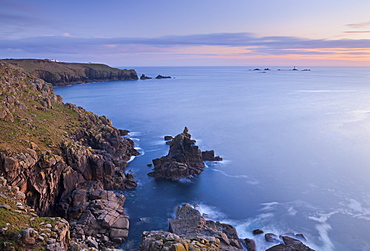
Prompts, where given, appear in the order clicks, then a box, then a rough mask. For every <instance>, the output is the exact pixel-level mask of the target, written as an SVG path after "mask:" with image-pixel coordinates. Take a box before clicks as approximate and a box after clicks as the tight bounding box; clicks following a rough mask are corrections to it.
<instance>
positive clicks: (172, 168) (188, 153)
mask: <svg viewBox="0 0 370 251" xmlns="http://www.w3.org/2000/svg"><path fill="white" fill-rule="evenodd" d="M194 143H195V140H192V139H191V134H190V133H189V130H188V128H187V127H185V128H184V131H183V132H182V133H180V134H178V135H177V136H176V137H175V138H173V139H172V140H171V141H169V145H170V150H169V152H168V154H167V155H166V156H164V157H162V158H158V159H154V160H153V164H154V169H153V172H150V173H149V174H148V175H149V176H151V177H154V178H162V179H169V180H172V181H176V180H179V179H181V178H191V177H192V176H194V175H198V174H200V173H201V172H202V171H203V170H204V167H205V165H204V163H203V159H202V152H201V151H200V150H199V148H198V146H195V145H194Z"/></svg>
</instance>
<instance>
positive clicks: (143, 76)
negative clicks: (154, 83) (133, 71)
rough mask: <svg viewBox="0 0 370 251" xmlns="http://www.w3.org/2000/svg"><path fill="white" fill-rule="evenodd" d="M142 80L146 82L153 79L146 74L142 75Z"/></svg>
mask: <svg viewBox="0 0 370 251" xmlns="http://www.w3.org/2000/svg"><path fill="white" fill-rule="evenodd" d="M140 79H141V80H145V79H152V78H151V77H148V76H146V75H145V74H141V76H140Z"/></svg>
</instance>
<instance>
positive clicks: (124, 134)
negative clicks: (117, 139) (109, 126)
mask: <svg viewBox="0 0 370 251" xmlns="http://www.w3.org/2000/svg"><path fill="white" fill-rule="evenodd" d="M129 133H130V131H128V130H122V129H119V135H121V136H126V135H128V134H129Z"/></svg>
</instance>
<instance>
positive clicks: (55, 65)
mask: <svg viewBox="0 0 370 251" xmlns="http://www.w3.org/2000/svg"><path fill="white" fill-rule="evenodd" d="M4 61H5V62H7V63H10V64H13V65H16V66H18V67H21V68H23V69H24V70H25V71H26V72H28V73H30V74H32V75H34V76H36V77H38V78H41V79H43V80H44V81H46V82H48V83H51V84H52V85H69V84H78V83H88V82H99V81H114V80H136V79H138V76H137V73H136V71H135V70H120V69H117V68H112V67H109V66H108V65H105V64H92V63H90V64H84V63H64V62H57V61H56V60H55V61H52V60H41V59H4Z"/></svg>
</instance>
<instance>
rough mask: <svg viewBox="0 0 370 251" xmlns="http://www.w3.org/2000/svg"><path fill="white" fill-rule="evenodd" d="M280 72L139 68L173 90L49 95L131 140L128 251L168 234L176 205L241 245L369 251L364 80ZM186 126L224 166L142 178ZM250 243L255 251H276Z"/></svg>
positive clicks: (315, 71)
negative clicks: (189, 174)
mask: <svg viewBox="0 0 370 251" xmlns="http://www.w3.org/2000/svg"><path fill="white" fill-rule="evenodd" d="M280 68H281V69H287V71H285V70H284V71H277V68H276V67H271V71H267V72H266V73H260V72H257V71H249V68H248V67H147V68H145V67H137V68H135V69H136V70H137V71H138V73H139V74H141V73H145V74H146V75H148V76H153V77H155V76H156V75H157V74H161V75H170V76H173V77H174V78H172V79H162V80H155V79H153V80H138V81H126V82H121V81H117V82H101V83H89V84H81V85H74V86H66V87H57V88H55V92H56V93H57V94H60V95H61V96H62V97H63V98H64V101H65V102H71V103H75V104H77V105H80V106H83V107H85V108H86V109H87V110H89V111H93V112H94V113H97V114H99V115H106V116H107V117H109V118H111V119H112V120H113V124H114V125H115V126H116V127H118V128H122V129H128V130H130V131H131V134H130V137H131V138H133V139H134V141H135V144H136V146H137V147H138V148H140V149H141V150H140V151H141V152H142V155H141V156H139V157H137V158H135V159H134V160H133V161H132V162H130V164H129V168H128V169H131V170H132V171H133V172H134V174H135V176H136V179H137V180H138V181H139V186H138V187H137V188H136V189H135V190H132V191H126V192H124V193H125V195H126V196H127V201H126V205H125V208H126V210H127V213H128V214H129V216H130V218H131V221H130V223H131V228H130V236H129V239H128V240H127V241H126V243H125V244H124V245H123V247H124V248H130V247H131V248H132V247H133V248H135V247H137V246H138V245H140V241H141V232H142V231H144V230H153V229H164V230H166V229H167V228H168V226H167V218H171V217H173V213H174V210H175V208H176V206H177V205H179V204H181V203H198V204H200V205H201V207H202V210H203V211H204V212H206V213H207V214H208V215H209V217H210V218H211V219H217V220H221V221H223V222H227V223H230V224H232V225H234V226H235V227H236V228H237V231H238V234H239V236H240V237H249V238H251V237H253V236H252V234H251V231H252V230H253V229H256V228H260V229H263V230H264V231H265V232H273V233H276V234H282V233H285V232H296V233H302V234H304V235H305V236H306V238H307V240H308V241H307V244H308V245H309V246H310V247H311V248H314V249H316V250H324V251H330V250H335V251H338V250H339V251H341V250H352V251H353V250H370V238H369V230H370V192H369V191H370V180H369V179H370V68H358V67H357V68H344V67H337V68H331V67H311V71H307V72H303V71H288V69H289V68H290V67H280ZM184 126H187V127H188V128H189V130H190V133H191V134H192V135H193V138H194V139H196V140H197V145H199V146H200V148H201V149H202V150H210V149H214V150H215V152H216V154H217V155H220V156H221V157H223V158H224V161H222V162H218V163H207V168H206V170H205V171H204V172H203V173H202V174H201V175H200V176H198V177H197V178H195V179H193V180H184V181H182V182H169V181H156V180H154V179H153V178H150V177H148V176H147V173H148V172H150V170H151V168H150V167H148V166H147V164H149V163H151V160H152V159H154V158H158V157H161V156H163V155H165V154H167V151H168V146H167V145H165V142H164V141H163V136H164V135H176V134H178V133H180V132H182V130H183V128H184ZM253 238H255V239H256V241H257V245H258V248H259V250H265V249H266V248H267V247H269V246H271V245H268V244H267V243H265V242H264V241H263V236H260V237H259V236H257V237H253Z"/></svg>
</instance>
